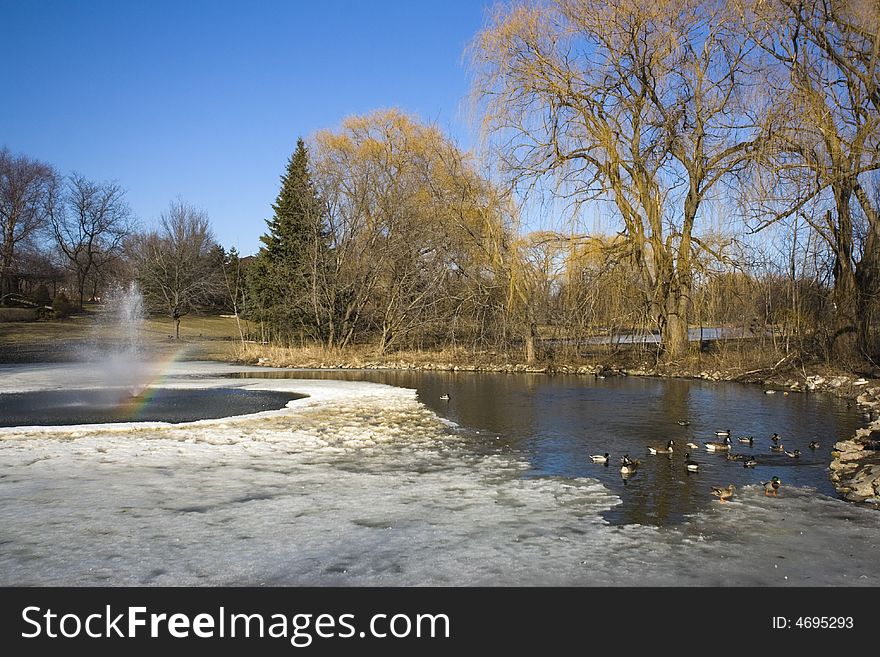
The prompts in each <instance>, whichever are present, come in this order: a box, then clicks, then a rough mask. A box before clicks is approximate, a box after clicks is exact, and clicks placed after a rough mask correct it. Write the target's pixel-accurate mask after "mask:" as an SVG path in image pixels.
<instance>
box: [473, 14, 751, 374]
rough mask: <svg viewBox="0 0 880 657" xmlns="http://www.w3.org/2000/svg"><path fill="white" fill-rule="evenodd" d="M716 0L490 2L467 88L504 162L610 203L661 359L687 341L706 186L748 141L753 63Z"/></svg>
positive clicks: (561, 191)
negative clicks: (493, 6)
mask: <svg viewBox="0 0 880 657" xmlns="http://www.w3.org/2000/svg"><path fill="white" fill-rule="evenodd" d="M735 18H736V17H735V16H734V15H733V14H732V13H731V12H730V10H729V7H728V5H727V3H726V2H722V1H720V0H719V1H717V2H713V1H701V0H684V1H679V0H658V1H656V2H650V3H646V2H643V1H642V0H610V1H608V2H600V1H598V0H554V1H552V2H547V3H539V4H518V5H515V6H513V7H510V8H501V9H499V10H497V12H496V14H495V16H494V18H493V19H492V21H491V23H490V24H489V26H488V27H486V28H485V29H484V30H483V31H482V32H481V33H480V34H479V35H478V37H477V39H476V41H475V44H474V47H473V65H474V69H475V71H476V79H475V94H476V96H477V97H478V99H479V100H480V101H481V103H482V107H483V109H484V126H485V128H486V130H487V132H488V133H489V135H490V136H492V137H494V139H495V142H496V144H497V145H498V153H499V157H500V158H501V161H502V163H503V165H504V167H505V168H506V170H507V172H508V173H509V174H511V176H512V178H513V179H514V180H515V181H516V182H518V183H520V184H523V185H527V186H532V185H535V184H537V183H538V182H542V181H547V182H550V183H551V189H552V190H553V192H554V194H556V195H557V196H559V197H562V198H566V199H568V200H569V201H570V202H571V203H572V206H573V207H574V208H575V209H577V208H579V207H582V206H583V204H585V203H588V202H597V203H605V204H608V203H610V204H612V207H614V208H615V210H616V216H617V218H618V219H619V221H620V223H621V228H622V233H623V234H625V235H626V237H627V240H626V242H625V243H623V244H616V246H617V247H618V248H625V249H626V250H627V251H628V257H629V258H630V260H631V262H632V263H633V266H634V268H635V270H636V271H638V272H639V275H640V277H641V280H642V290H641V293H642V297H643V300H644V303H645V304H646V307H647V308H649V309H650V314H651V316H652V317H653V318H654V319H655V321H656V322H657V325H658V326H659V328H660V331H661V335H662V336H663V341H664V344H665V348H666V353H667V356H668V357H669V358H672V359H674V358H676V357H678V356H680V355H681V354H682V353H683V352H684V351H685V349H686V347H687V329H688V318H689V313H690V304H691V292H692V286H693V259H694V254H695V252H697V251H708V248H707V245H706V243H705V242H704V241H702V240H701V239H700V237H699V233H698V232H697V228H698V219H699V217H700V213H701V210H702V207H703V204H704V203H705V202H706V201H707V199H711V198H712V195H713V194H715V195H717V194H718V190H719V188H720V187H721V184H720V183H721V181H722V180H723V179H724V178H725V177H726V176H728V175H729V174H731V173H732V172H735V171H737V170H738V169H739V168H740V167H742V166H743V165H744V163H745V162H746V161H747V160H748V158H749V157H750V154H751V152H752V150H753V149H754V148H755V147H756V145H757V141H756V139H757V134H756V127H755V119H754V116H753V115H752V113H751V112H750V111H749V103H748V100H749V99H747V98H746V95H745V93H744V89H745V87H744V85H743V82H744V81H745V79H746V78H747V76H748V75H749V73H750V69H751V66H752V63H751V53H750V46H749V44H747V43H746V41H745V40H744V39H742V38H740V35H739V34H738V33H737V31H738V29H739V25H738V21H736V20H734V19H735Z"/></svg>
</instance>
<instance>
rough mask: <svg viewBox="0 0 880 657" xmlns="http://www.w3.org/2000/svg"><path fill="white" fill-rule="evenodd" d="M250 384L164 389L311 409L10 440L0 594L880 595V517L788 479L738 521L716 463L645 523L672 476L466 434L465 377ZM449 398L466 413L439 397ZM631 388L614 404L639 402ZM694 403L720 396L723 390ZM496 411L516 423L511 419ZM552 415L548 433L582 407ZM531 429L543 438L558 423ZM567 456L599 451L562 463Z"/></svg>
mask: <svg viewBox="0 0 880 657" xmlns="http://www.w3.org/2000/svg"><path fill="white" fill-rule="evenodd" d="M241 369H243V368H232V367H230V366H222V365H215V364H198V363H185V364H182V365H176V366H174V368H172V369H171V370H169V372H168V373H167V374H170V375H171V376H169V377H168V378H167V379H166V380H165V385H168V386H174V387H179V388H193V389H203V388H210V387H223V388H237V389H247V390H257V389H261V390H277V391H281V392H291V393H298V394H305V395H308V397H307V398H304V399H299V400H295V401H292V402H290V403H289V404H288V408H286V409H283V410H274V411H264V412H261V413H258V414H255V415H250V416H246V417H242V418H234V419H233V418H228V419H220V420H205V421H201V422H197V423H193V424H187V425H176V426H169V425H159V424H141V425H106V426H105V425H97V426H91V427H74V428H67V427H65V428H60V427H54V428H53V427H47V428H28V429H15V428H11V429H10V428H7V429H0V584H2V585H12V584H20V585H50V584H55V585H66V584H73V585H105V584H113V585H138V584H149V585H332V584H342V585H345V584H349V585H362V584H363V585H404V586H407V585H432V584H433V585H496V584H497V585H631V584H648V585H731V586H750V585H841V586H842V585H867V586H877V585H878V584H880V565H878V564H877V562H876V553H877V549H878V547H880V514H878V513H876V512H874V511H871V510H868V509H863V508H857V507H854V506H852V505H849V504H847V503H844V502H842V501H839V500H837V499H834V498H833V497H831V496H827V495H824V494H822V493H821V492H819V491H817V489H816V487H814V486H804V485H787V486H784V487H783V490H782V493H781V495H780V497H778V498H772V497H771V498H768V497H764V495H763V489H762V487H761V486H760V485H756V484H753V483H747V482H743V485H742V486H741V487H740V488H739V489H738V491H737V495H736V497H735V498H734V500H733V501H731V502H729V503H726V504H723V505H722V504H719V503H717V502H713V501H712V498H711V497H710V496H709V494H708V488H709V487H710V485H714V484H713V483H712V480H714V479H723V478H725V477H724V474H725V470H724V469H723V466H724V465H727V464H726V463H725V464H722V463H720V462H714V463H713V465H714V466H715V467H714V468H708V469H709V470H712V471H713V472H714V474H712V473H709V472H707V473H706V475H705V477H704V479H699V478H696V477H700V476H701V475H699V474H698V475H697V476H696V477H694V478H683V479H682V480H683V481H685V482H690V483H687V484H686V485H687V487H688V488H693V490H694V500H697V499H698V498H699V499H704V500H705V503H700V504H696V503H695V504H694V505H693V506H690V507H688V506H686V505H683V504H679V503H678V502H675V504H679V506H681V507H682V508H686V509H689V510H688V511H686V512H684V513H682V514H681V516H682V517H681V518H679V519H676V520H675V521H674V522H672V521H670V522H666V523H658V522H656V516H657V512H656V511H655V512H651V513H648V512H646V520H645V521H644V522H643V521H636V520H634V521H627V518H626V516H620V515H619V514H618V516H614V515H613V514H614V513H615V512H614V509H616V508H618V507H624V506H626V505H627V504H631V503H632V500H631V499H627V495H630V493H632V495H633V496H635V497H643V498H651V497H652V495H654V496H656V495H657V493H656V490H660V489H659V488H657V489H655V492H654V493H652V492H651V482H652V481H654V480H655V477H656V475H648V474H645V476H644V477H641V475H638V476H637V477H636V478H634V479H633V480H631V481H630V482H629V484H628V485H627V486H626V487H623V486H622V483H620V482H618V481H616V479H619V476H616V477H615V476H614V473H613V471H612V469H613V466H612V468H609V469H607V470H606V469H604V468H601V466H593V465H592V464H589V465H587V464H584V465H582V466H579V467H578V468H576V469H575V470H572V471H569V466H567V465H565V464H566V460H565V459H555V460H554V459H552V458H549V457H548V458H549V462H545V461H542V460H541V459H542V458H543V457H542V456H541V455H542V454H543V455H544V456H547V455H552V454H553V450H544V451H541V450H539V449H535V448H534V445H531V447H532V449H531V450H530V444H529V441H528V440H527V439H525V440H524V439H523V438H522V437H521V436H518V435H513V434H512V433H511V434H508V433H505V432H502V425H503V421H502V419H499V420H498V423H497V424H495V425H493V426H488V425H489V423H488V422H484V421H481V422H482V423H481V424H477V425H476V426H473V425H472V426H470V427H469V428H466V426H467V425H465V424H464V420H466V418H467V417H469V415H468V413H469V412H470V411H468V410H467V409H466V404H465V403H464V402H465V400H466V399H467V396H466V395H464V393H463V389H461V388H453V387H452V385H451V384H452V383H454V382H453V381H452V380H451V379H450V380H449V381H446V380H443V379H442V378H441V379H435V380H434V383H433V384H432V385H435V386H436V390H434V391H431V392H428V389H427V387H426V386H429V384H430V381H428V383H422V384H420V385H421V387H420V388H419V395H420V396H421V397H422V398H424V399H425V400H427V399H428V398H430V399H431V401H430V406H429V405H426V404H425V403H423V402H422V401H420V400H419V397H417V394H416V392H415V390H413V389H410V388H401V387H391V386H387V385H382V384H378V383H372V382H366V381H329V380H320V379H313V380H290V379H243V378H241V379H229V378H224V376H225V375H228V374H229V373H231V372H233V371H236V370H241ZM355 378H356V377H355ZM513 378H515V377H513ZM426 381H427V380H426ZM468 381H470V382H471V383H468ZM474 381H479V379H478V378H476V377H472V378H471V379H467V378H464V377H463V378H461V379H460V382H461V385H464V386H466V385H471V384H472V382H474ZM654 383H661V384H662V383H663V382H654ZM89 384H90V382H89V380H88V375H87V372H86V371H84V370H82V369H80V368H78V366H73V365H64V366H49V365H36V366H3V367H0V392H13V391H15V392H24V391H28V390H42V389H69V388H71V387H88V386H89ZM481 385H482V386H484V387H485V386H486V385H488V384H486V383H485V381H483V382H482V383H481ZM603 385H604V384H603ZM615 385H617V384H615ZM620 385H623V384H620ZM444 388H445V389H448V390H449V391H450V394H451V397H452V399H451V400H450V401H449V402H448V407H444V406H443V405H442V404H441V402H440V401H439V400H436V399H434V397H435V394H434V393H435V392H439V391H440V390H441V389H444ZM634 390H635V392H634V391H633V390H629V391H628V389H623V390H617V392H618V393H621V394H619V395H618V396H617V398H619V399H625V398H626V396H627V394H629V395H631V396H632V395H636V396H637V397H638V395H637V394H636V393H637V391H638V386H636V388H635V389H634ZM647 390H649V392H650V391H652V390H653V389H650V388H648V389H647ZM593 392H596V390H593ZM600 392H601V390H600ZM606 392H607V391H606ZM698 392H700V395H703V397H701V396H700V395H697V399H703V401H704V402H705V399H707V398H708V396H711V391H710V392H706V391H705V390H703V389H702V388H700V389H698ZM758 392H760V391H758ZM492 394H496V395H497V394H498V392H497V390H493V391H492ZM572 394H574V393H572ZM608 394H610V392H609V393H608ZM650 394H652V395H653V394H654V393H653V392H650ZM718 394H719V395H720V396H721V397H720V400H719V401H718V402H717V403H718V407H719V408H720V407H724V406H730V404H731V401H730V400H731V398H732V397H731V395H732V394H733V393H724V388H723V387H722V388H719V392H718ZM725 394H726V395H727V397H726V401H725ZM437 396H439V395H437ZM793 397H794V396H791V397H788V398H786V400H791V399H792V398H793ZM540 398H541V395H539V394H536V395H535V396H534V399H533V400H532V401H533V403H535V404H537V403H538V401H539V400H540ZM806 399H807V398H806V397H804V398H802V400H801V401H796V402H794V403H796V404H802V403H803V404H807V403H819V404H820V406H819V407H817V408H819V409H820V410H817V411H816V412H815V413H816V414H815V417H817V418H818V417H832V416H833V414H830V415H829V412H828V411H827V410H826V411H822V410H821V404H822V403H825V402H823V401H822V400H821V399H819V398H812V399H813V402H808V401H804V400H806ZM756 400H757V401H755V403H756V404H757V403H760V402H763V401H766V402H767V404H768V406H767V407H766V408H769V409H770V410H769V411H766V412H767V413H770V416H771V417H774V413H777V412H778V411H774V410H773V409H775V408H776V406H774V404H777V403H779V402H778V400H776V399H773V400H771V399H770V398H768V399H766V400H763V399H762V398H761V397H757V396H756ZM705 403H708V402H705ZM444 404H445V402H444ZM456 404H464V405H463V406H457V405H456ZM508 404H509V405H510V406H523V404H524V401H523V399H522V398H521V397H514V399H513V401H508ZM658 404H661V405H662V402H661V401H658ZM433 406H436V407H437V409H436V410H437V411H439V412H440V413H442V414H444V415H447V416H449V419H444V418H443V417H441V415H440V414H438V412H435V410H434V409H432V408H431V407H433ZM762 408H763V407H762ZM809 408H810V407H808V406H794V407H792V410H791V411H790V412H789V414H790V415H803V414H804V413H806V412H808V411H809ZM759 410H760V409H759ZM497 412H499V413H501V414H502V415H505V416H510V415H511V412H510V411H509V410H505V407H504V406H503V405H502V406H501V408H500V409H499V410H498V411H497ZM731 412H734V411H731ZM620 414H621V415H626V414H625V413H623V412H622V411H621V413H620ZM697 415H699V414H698V413H694V414H692V416H691V417H692V418H694V419H693V421H692V424H691V425H689V426H688V427H680V426H678V425H676V427H677V428H678V429H680V430H681V431H683V432H685V431H694V432H695V435H696V434H699V435H702V436H704V435H705V432H706V430H707V428H708V427H709V426H713V425H711V424H707V425H706V426H703V425H701V424H700V422H704V421H705V422H706V423H708V422H710V421H711V420H712V418H710V417H708V412H707V416H706V418H705V420H703V419H700V420H697V419H695V418H696V416H697ZM758 415H759V416H760V413H758ZM538 416H542V417H545V418H546V419H545V424H547V423H549V419H550V418H551V417H554V416H555V417H557V418H564V417H566V413H563V412H561V411H560V410H559V409H558V408H556V409H555V410H554V409H553V408H548V409H546V411H545V412H544V413H543V415H542V414H541V413H538ZM520 417H521V416H520ZM618 419H619V418H618ZM832 419H833V418H832ZM450 420H454V421H455V422H457V423H458V425H456V424H454V423H453V422H451V421H450ZM571 421H572V422H573V421H574V420H571ZM610 421H611V420H610V419H608V418H596V420H595V421H594V422H593V423H591V424H590V425H589V426H588V429H589V430H587V431H584V432H583V433H584V435H585V436H586V438H582V444H586V446H587V447H592V446H593V445H594V442H593V441H594V440H595V439H596V438H597V437H601V438H602V439H603V440H604V436H605V434H604V433H603V432H604V431H606V429H604V428H603V427H604V426H605V425H606V424H607V423H608V422H610ZM718 421H719V422H722V420H721V419H719V420H718ZM842 421H843V420H841V422H842ZM756 422H757V421H756ZM834 422H837V420H834ZM513 423H514V422H513V420H511V424H513ZM548 426H549V424H548ZM837 429H841V430H843V429H842V425H839V426H838V425H837V424H835V430H837ZM477 430H479V431H480V433H479V434H477V433H476V431H477ZM523 431H524V433H530V434H531V435H532V436H533V438H534V440H537V441H538V442H542V441H544V440H545V439H544V438H541V432H540V423H539V424H536V425H534V426H533V427H532V428H531V429H530V430H529V431H528V432H525V430H523ZM823 431H824V429H823ZM547 433H549V431H548V432H547ZM661 433H662V431H661V430H660V427H657V434H658V438H660V437H661V436H660V434H661ZM780 433H781V432H780ZM792 435H793V434H792ZM762 438H764V439H766V437H762ZM798 439H805V437H803V436H801V435H800V434H798ZM627 440H636V438H635V437H630V438H627ZM642 440H644V438H642ZM583 441H586V442H583ZM551 442H552V441H551ZM557 442H560V443H563V442H565V441H563V440H562V439H561V438H559V437H557ZM826 442H827V441H826ZM496 443H497V444H496ZM566 449H581V447H580V446H572V447H565V448H562V447H560V449H559V450H557V451H561V452H565V450H566ZM618 451H619V450H618ZM637 455H638V456H639V458H641V459H642V461H643V462H645V461H646V460H647V459H648V458H649V457H647V456H646V455H645V454H643V453H639V454H637ZM580 456H583V455H580ZM580 456H579V457H578V458H580ZM680 457H681V455H680V454H679V455H677V456H676V458H675V459H673V461H672V463H673V465H674V464H676V463H677V462H678V459H680ZM709 457H710V455H707V454H706V453H705V452H703V453H701V454H700V459H701V460H702V461H707V462H709V463H712V462H711V461H709ZM651 458H656V457H651ZM663 458H665V457H663ZM712 458H717V457H714V456H712ZM722 458H723V457H722ZM815 458H816V459H817V460H818V457H815ZM571 462H572V463H574V460H573V459H572V460H571ZM668 464H669V463H668V461H666V462H665V465H668ZM652 467H653V468H659V467H660V466H659V465H657V464H655V465H654V466H652ZM808 467H809V466H805V467H804V469H807V468H808ZM788 469H791V467H789V468H788ZM609 471H611V472H609ZM657 472H661V470H657ZM729 472H731V473H733V469H731V470H729ZM738 472H739V470H737V473H738ZM639 477H641V479H639ZM675 477H678V475H677V474H673V475H671V478H675ZM755 477H756V478H759V476H758V475H757V474H756V475H755ZM787 478H789V477H788V475H787V474H786V475H784V476H783V479H787ZM638 481H641V483H640V484H638V485H639V486H640V488H635V486H636V485H637V482H638ZM657 485H658V486H659V483H658V484H657ZM653 506H657V505H656V504H654V505H653ZM672 515H676V514H674V513H673V514H672ZM632 517H633V518H637V514H636V515H633V516H632ZM609 518H610V519H609Z"/></svg>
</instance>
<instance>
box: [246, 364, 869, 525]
mask: <svg viewBox="0 0 880 657" xmlns="http://www.w3.org/2000/svg"><path fill="white" fill-rule="evenodd" d="M241 376H246V377H258V378H266V377H279V378H319V379H342V380H359V381H360V380H364V381H373V382H377V383H386V384H390V385H395V386H401V387H406V388H415V389H416V390H418V394H419V398H420V399H421V401H422V402H424V403H425V404H426V405H427V406H429V407H430V408H432V409H433V410H434V411H436V412H437V413H438V414H439V415H441V416H443V417H446V418H448V419H450V420H452V421H454V422H456V423H457V424H459V425H460V426H461V427H462V428H464V429H466V430H470V431H471V432H472V436H473V440H474V445H475V448H478V449H485V450H503V451H515V452H516V453H517V455H518V456H519V457H521V458H523V459H524V460H526V461H527V462H528V463H529V464H530V466H531V467H530V468H529V470H528V471H526V472H525V473H524V474H525V476H535V477H547V476H553V477H563V478H569V477H585V476H586V477H595V478H598V479H599V480H601V481H602V482H603V483H604V484H605V485H606V486H607V487H608V488H610V489H611V490H612V491H614V492H615V493H616V494H618V495H619V496H620V497H621V499H622V500H623V503H622V504H620V505H618V506H617V507H615V508H614V509H612V510H611V511H609V512H608V514H607V515H606V517H607V519H608V520H609V521H611V522H615V523H617V522H624V523H631V522H636V523H642V524H654V525H667V524H672V523H677V522H679V521H681V520H682V519H683V518H684V516H686V515H688V514H690V513H694V512H696V511H699V510H701V509H703V508H705V507H706V506H707V505H709V504H710V503H711V502H712V501H713V500H714V499H715V498H714V497H712V495H711V493H710V491H711V488H712V487H713V486H726V485H727V484H729V483H733V484H736V486H737V487H740V488H741V487H743V486H745V485H749V484H760V482H763V481H768V480H769V479H770V478H771V477H773V476H774V475H775V476H778V477H779V478H780V479H781V480H782V482H783V485H785V486H799V487H807V488H812V489H815V490H816V491H817V492H818V493H822V494H825V495H831V496H834V495H835V491H834V488H833V486H832V485H831V483H830V481H829V479H828V464H829V463H830V461H831V448H832V446H833V445H834V443H835V442H836V441H837V440H839V439H842V438H845V437H848V436H851V435H852V434H853V433H854V431H855V429H856V428H857V427H858V426H861V423H860V416H859V414H858V413H857V412H856V410H855V408H854V407H850V408H848V407H847V404H846V402H843V401H840V400H838V399H835V398H833V397H831V396H829V395H819V394H816V395H808V394H791V395H788V396H784V395H782V394H781V393H780V394H776V395H765V394H764V392H763V390H762V389H761V388H760V387H757V386H746V385H741V384H734V383H709V382H703V381H691V380H668V379H653V378H643V377H612V378H607V379H596V378H594V377H591V376H588V377H584V376H566V375H557V376H546V375H530V374H515V375H511V374H489V373H485V374H484V373H453V372H407V371H385V370H381V371H373V370H370V371H360V370H357V371H352V370H333V371H315V370H292V371H289V372H265V373H263V372H257V373H244V374H242V375H241ZM443 394H449V395H450V400H449V401H444V400H441V398H440V397H441V396H442V395H443ZM678 420H687V421H689V422H690V424H689V425H688V426H680V425H679V424H678ZM716 429H730V430H731V439H732V441H733V445H732V450H731V452H732V453H733V454H743V455H746V456H753V457H754V458H755V459H756V460H757V461H758V465H757V466H756V467H754V468H744V467H743V463H742V461H728V460H727V459H726V458H725V455H724V454H715V453H710V452H708V451H706V449H705V447H704V445H703V443H704V442H707V441H717V440H720V439H719V438H717V437H716V436H715V435H714V432H715V430H716ZM477 431H479V433H476V432H477ZM773 433H778V434H779V435H780V436H781V437H782V439H781V440H780V443H781V444H783V445H784V447H785V449H786V450H788V451H794V450H795V449H799V450H800V452H801V456H800V458H797V459H794V458H790V457H788V456H786V455H785V454H777V453H773V452H771V451H770V446H771V445H772V444H773V443H772V442H771V441H770V439H769V436H770V435H771V434H773ZM741 435H753V436H754V438H755V441H754V446H753V447H749V446H748V445H744V444H740V443H739V442H738V441H737V437H738V436H741ZM668 440H674V441H675V448H674V452H673V454H672V457H671V458H669V457H667V456H650V455H648V453H647V448H648V447H649V446H662V445H665V443H666V442H667V441H668ZM689 441H690V442H694V443H697V444H698V445H699V449H697V450H693V449H691V450H688V448H686V447H685V443H687V442H689ZM811 441H818V442H819V443H820V447H819V448H818V449H816V450H811V449H809V447H808V445H809V443H810V442H811ZM686 451H690V452H691V459H692V460H694V461H697V462H698V463H699V464H700V469H699V472H697V473H695V474H693V473H688V472H687V470H686V469H685V465H684V461H685V452H686ZM605 452H609V453H610V454H611V463H610V465H608V466H602V465H596V464H593V463H591V462H590V460H589V458H588V457H589V455H591V454H604V453H605ZM623 454H629V455H630V456H631V457H633V458H638V459H640V460H641V466H640V467H639V469H638V471H637V473H636V474H635V475H634V476H632V477H631V478H629V479H628V480H624V479H623V478H622V477H621V474H620V472H619V468H620V466H619V459H620V457H621V456H622V455H623Z"/></svg>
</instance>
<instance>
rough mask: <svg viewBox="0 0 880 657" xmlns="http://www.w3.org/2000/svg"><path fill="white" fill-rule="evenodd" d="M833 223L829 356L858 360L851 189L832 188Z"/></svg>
mask: <svg viewBox="0 0 880 657" xmlns="http://www.w3.org/2000/svg"><path fill="white" fill-rule="evenodd" d="M834 196H835V206H836V211H837V224H836V225H835V224H834V223H833V222H832V221H831V217H830V211H829V218H828V223H829V224H830V225H832V226H833V227H834V242H835V244H834V290H833V300H834V311H835V316H834V331H833V333H832V335H831V353H832V355H833V357H834V359H835V360H836V361H838V362H843V363H849V362H853V361H857V360H860V358H861V354H860V352H859V340H858V332H857V330H856V327H857V325H858V306H859V302H858V284H857V282H856V275H855V271H854V269H853V237H852V235H853V227H852V218H851V216H850V198H851V196H852V192H851V190H849V189H848V188H835V190H834Z"/></svg>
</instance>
